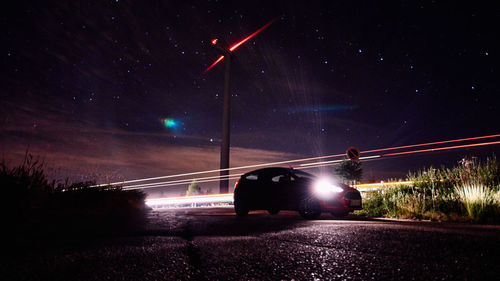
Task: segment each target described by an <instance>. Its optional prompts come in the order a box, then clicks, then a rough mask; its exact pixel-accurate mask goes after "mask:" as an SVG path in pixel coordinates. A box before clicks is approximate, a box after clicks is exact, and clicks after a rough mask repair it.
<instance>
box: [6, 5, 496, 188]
mask: <svg viewBox="0 0 500 281" xmlns="http://www.w3.org/2000/svg"><path fill="white" fill-rule="evenodd" d="M4 2H6V3H2V4H1V5H2V6H1V12H0V13H1V18H0V22H1V24H0V34H1V35H0V38H1V39H0V40H1V44H0V49H1V52H0V57H1V62H2V64H1V78H0V79H1V85H2V86H1V92H0V93H1V100H0V108H1V109H0V143H1V153H2V158H3V159H5V160H6V161H7V162H8V163H12V164H16V163H19V161H21V159H22V157H23V155H24V153H25V151H26V150H27V149H29V151H30V152H31V153H33V154H34V155H36V156H39V157H41V159H43V160H44V161H46V163H47V165H48V166H49V168H50V169H49V170H50V172H51V173H52V175H55V176H60V177H66V176H68V177H70V178H71V179H74V180H78V179H90V178H97V179H98V180H100V181H101V180H106V179H123V178H126V179H132V178H137V177H148V176H160V175H167V174H172V173H178V172H189V171H197V170H204V169H217V168H218V166H219V146H220V138H221V135H220V134H221V133H220V132H221V110H222V99H221V98H222V92H223V74H224V64H223V63H220V64H219V65H217V66H216V67H214V68H213V69H211V70H210V71H209V72H207V73H206V74H204V73H203V71H204V70H205V69H206V68H207V67H208V66H209V65H210V64H212V63H213V62H214V61H215V60H216V59H217V57H218V53H217V51H216V50H215V48H213V47H212V46H211V45H210V40H211V39H213V38H215V37H217V38H219V39H223V40H226V41H227V42H228V43H229V44H232V43H235V42H237V41H239V40H241V39H242V38H244V37H246V36H248V35H249V34H251V33H252V32H254V31H255V30H257V29H258V28H260V27H261V26H263V25H264V24H266V23H268V22H269V21H271V20H272V19H274V18H277V21H276V22H274V23H273V24H272V25H271V26H270V27H269V28H267V29H265V30H264V31H262V32H261V33H259V34H258V35H257V36H255V37H254V38H252V39H251V40H250V41H248V42H246V43H245V44H244V45H242V46H241V47H240V48H239V49H237V50H236V51H235V52H234V55H235V56H234V59H233V64H232V81H231V93H232V96H233V97H232V111H231V114H232V115H231V118H232V120H231V121H232V128H231V130H232V131H231V166H233V167H234V166H239V165H246V164H255V163H262V162H267V161H275V160H283V159H294V158H302V157H310V156H317V155H323V154H335V153H342V152H343V151H345V150H346V148H347V147H349V146H351V145H354V146H357V147H359V148H360V149H361V150H363V149H373V148H382V147H390V146H395V145H406V144H415V143H422V142H429V141H437V140H446V139H454V138H464V137H474V136H482V135H488V134H496V133H499V129H500V128H499V125H498V124H499V121H500V118H499V117H498V115H499V114H498V113H499V111H498V109H499V107H498V104H499V103H498V101H499V99H498V95H499V94H500V93H499V87H498V77H499V76H498V71H499V69H498V51H499V50H500V49H499V44H498V42H499V40H498V38H499V32H498V28H499V27H500V24H499V22H500V9H499V8H498V7H497V6H488V5H489V4H486V2H487V1H484V2H483V3H476V2H479V1H468V2H467V4H461V2H460V1H452V2H448V3H445V2H442V1H401V2H397V1H368V2H357V1H342V2H340V1H338V2H337V1H324V2H320V1H316V2H314V3H310V2H312V1H297V2H294V1H234V2H232V1H192V2H191V1H124V0H116V1H115V0H113V1H50V0H49V1H4ZM167 119H171V120H169V121H168V125H169V127H167V126H165V125H166V124H165V122H166V121H167ZM494 151H496V152H498V151H499V147H498V146H493V147H488V148H483V149H476V150H474V149H472V150H469V151H464V150H461V151H455V152H453V153H451V152H448V153H438V154H432V155H427V156H425V155H424V156H412V157H406V158H401V159H400V158H397V159H392V160H384V161H382V160H380V161H374V162H370V163H367V166H366V168H367V171H366V172H365V180H370V179H376V180H381V179H384V177H399V176H402V175H404V174H405V173H406V172H407V171H408V169H410V168H415V167H421V166H422V165H430V164H434V165H440V164H442V163H443V164H446V163H451V164H453V163H456V161H457V159H460V157H462V156H463V155H470V154H474V155H477V154H480V155H481V154H484V155H488V154H491V152H494ZM436 155H437V156H436Z"/></svg>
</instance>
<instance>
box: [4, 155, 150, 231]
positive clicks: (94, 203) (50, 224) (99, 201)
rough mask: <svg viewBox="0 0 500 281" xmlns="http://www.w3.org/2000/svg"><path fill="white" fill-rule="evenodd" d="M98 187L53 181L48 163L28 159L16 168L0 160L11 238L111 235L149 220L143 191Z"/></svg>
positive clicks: (83, 183)
mask: <svg viewBox="0 0 500 281" xmlns="http://www.w3.org/2000/svg"><path fill="white" fill-rule="evenodd" d="M93 185H95V182H93V181H87V182H79V183H69V182H68V181H67V180H66V181H65V182H62V183H56V182H55V181H51V180H49V179H48V178H47V176H46V174H45V172H44V163H43V162H41V161H39V160H37V159H34V158H33V156H31V155H29V154H26V157H25V159H24V161H23V163H22V164H21V165H19V166H15V167H13V168H9V167H8V165H7V164H6V163H5V161H1V162H0V192H1V195H2V199H3V200H2V202H1V204H0V217H1V218H2V220H3V221H4V222H6V224H5V225H4V226H6V229H7V231H6V233H9V231H10V232H11V233H13V234H16V235H22V234H28V235H29V234H41V233H42V234H49V235H53V234H62V233H72V234H82V233H83V234H85V233H102V232H106V233H109V232H116V231H121V230H124V229H125V228H129V227H135V226H138V225H139V224H141V223H142V222H143V221H144V219H145V212H146V210H147V207H146V206H145V204H144V199H145V194H144V193H143V192H141V191H124V190H122V189H121V187H116V186H113V187H111V186H104V187H92V186H93Z"/></svg>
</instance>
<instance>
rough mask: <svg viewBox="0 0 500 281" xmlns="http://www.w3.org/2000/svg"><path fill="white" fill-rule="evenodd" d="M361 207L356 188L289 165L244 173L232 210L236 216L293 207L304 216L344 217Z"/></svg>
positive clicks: (238, 184)
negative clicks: (324, 214)
mask: <svg viewBox="0 0 500 281" xmlns="http://www.w3.org/2000/svg"><path fill="white" fill-rule="evenodd" d="M360 209H361V194H360V193H359V191H358V190H356V189H354V188H352V187H349V186H347V185H345V184H341V183H336V182H335V181H334V180H332V179H329V180H326V179H321V178H318V177H316V176H314V175H312V174H309V173H306V172H303V171H300V170H296V169H291V168H265V169H260V170H255V171H252V172H249V173H246V174H244V175H242V176H241V178H240V179H239V180H238V181H237V182H236V185H235V189H234V210H235V212H236V214H237V215H238V216H245V215H247V214H248V212H249V211H251V210H267V211H268V212H269V213H270V214H272V215H273V214H277V213H278V212H279V211H280V210H294V211H298V212H299V214H300V215H301V216H302V217H304V218H306V219H314V218H317V217H319V215H321V213H322V212H330V213H332V214H333V215H334V216H337V217H343V216H346V215H347V214H349V212H352V211H354V210H360Z"/></svg>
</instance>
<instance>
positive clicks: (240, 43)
mask: <svg viewBox="0 0 500 281" xmlns="http://www.w3.org/2000/svg"><path fill="white" fill-rule="evenodd" d="M277 19H278V18H274V19H273V20H271V21H270V22H268V23H266V24H265V25H264V26H262V27H261V28H259V29H257V31H255V32H254V33H252V34H250V35H248V36H247V37H245V38H244V39H243V40H241V41H239V42H237V43H236V44H234V45H232V46H231V47H229V51H230V52H232V51H234V50H236V49H237V48H238V47H239V46H241V45H242V44H243V43H245V42H247V41H248V40H250V39H252V37H254V36H255V35H257V34H259V33H260V32H261V31H262V30H264V29H266V28H268V27H269V26H270V25H271V24H273V23H274V22H275V21H276V20H277ZM211 42H212V44H213V45H215V44H217V39H213V40H212V41H211ZM214 42H215V43H214ZM223 59H224V56H220V57H219V58H218V59H217V60H216V61H215V62H214V63H212V64H211V65H210V66H209V67H208V68H207V69H205V71H204V72H203V73H206V72H207V71H209V70H210V69H212V68H213V67H214V66H215V65H216V64H218V63H219V62H220V61H222V60H223Z"/></svg>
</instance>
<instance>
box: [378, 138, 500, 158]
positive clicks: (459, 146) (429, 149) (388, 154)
mask: <svg viewBox="0 0 500 281" xmlns="http://www.w3.org/2000/svg"><path fill="white" fill-rule="evenodd" d="M494 144H500V141H494V142H483V143H473V144H464V145H456V146H447V147H437V148H428V149H421V150H412V151H402V152H394V153H387V154H383V155H381V156H382V157H386V156H396V155H405V154H414V153H422V152H429V151H441V150H450V149H458V148H467V147H477V146H485V145H494Z"/></svg>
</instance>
